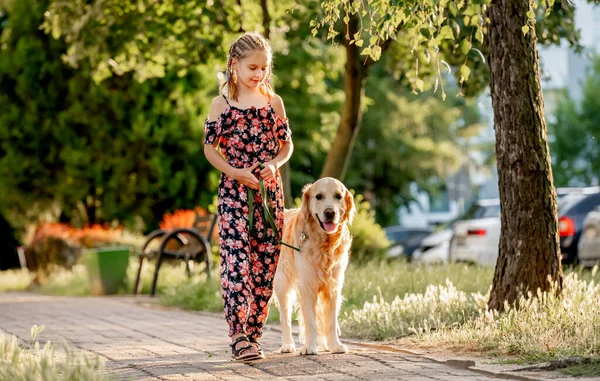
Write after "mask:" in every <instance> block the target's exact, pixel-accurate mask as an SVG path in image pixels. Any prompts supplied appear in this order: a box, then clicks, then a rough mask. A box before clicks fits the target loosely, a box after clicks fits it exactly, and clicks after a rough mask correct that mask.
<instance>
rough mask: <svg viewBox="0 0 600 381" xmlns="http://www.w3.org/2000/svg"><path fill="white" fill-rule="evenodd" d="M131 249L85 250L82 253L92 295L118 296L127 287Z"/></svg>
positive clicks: (111, 247) (100, 248)
mask: <svg viewBox="0 0 600 381" xmlns="http://www.w3.org/2000/svg"><path fill="white" fill-rule="evenodd" d="M129 253H130V249H129V247H127V246H108V247H99V248H93V249H85V250H84V251H83V253H82V255H83V258H84V262H85V266H86V268H87V271H88V280H89V283H90V294H92V295H111V294H116V293H117V291H118V290H119V288H120V287H122V286H124V285H125V279H126V276H127V266H128V265H129Z"/></svg>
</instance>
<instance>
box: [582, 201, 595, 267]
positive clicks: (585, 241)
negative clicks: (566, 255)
mask: <svg viewBox="0 0 600 381" xmlns="http://www.w3.org/2000/svg"><path fill="white" fill-rule="evenodd" d="M577 250H578V253H577V255H578V257H579V262H580V263H581V264H582V265H583V266H586V267H592V266H594V265H595V264H596V263H598V262H599V261H600V206H597V207H596V209H594V210H592V211H591V212H589V213H588V215H587V216H586V217H585V220H583V231H582V232H581V237H580V239H579V246H578V248H577Z"/></svg>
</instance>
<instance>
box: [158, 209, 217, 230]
mask: <svg viewBox="0 0 600 381" xmlns="http://www.w3.org/2000/svg"><path fill="white" fill-rule="evenodd" d="M207 213H208V212H207V211H206V209H203V208H201V207H199V206H198V207H196V208H194V210H192V209H177V210H175V211H173V213H166V214H165V215H164V216H163V218H162V221H160V223H159V224H158V226H159V227H160V228H161V229H165V230H168V229H174V228H189V227H192V226H194V221H195V219H196V217H200V216H206V215H207Z"/></svg>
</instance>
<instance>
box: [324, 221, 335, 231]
mask: <svg viewBox="0 0 600 381" xmlns="http://www.w3.org/2000/svg"><path fill="white" fill-rule="evenodd" d="M323 227H324V228H325V231H327V232H329V233H331V232H332V231H334V230H335V223H333V222H323Z"/></svg>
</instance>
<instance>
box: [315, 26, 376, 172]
mask: <svg viewBox="0 0 600 381" xmlns="http://www.w3.org/2000/svg"><path fill="white" fill-rule="evenodd" d="M358 24H359V20H358V18H357V17H356V16H355V15H351V16H350V21H349V22H348V25H347V27H348V34H349V35H350V36H353V35H354V33H356V32H357V31H358ZM344 47H345V48H346V74H345V78H344V92H345V99H344V106H343V107H342V118H341V121H340V125H339V127H338V129H337V132H336V135H335V139H334V141H333V145H332V146H331V150H329V153H328V154H327V159H326V161H325V166H324V167H323V171H322V172H321V177H334V178H336V179H338V180H340V181H343V180H344V176H345V175H346V168H347V167H348V162H349V161H350V157H351V156H352V149H353V148H354V141H355V140H356V135H357V134H358V130H359V129H360V121H361V119H362V107H361V101H362V98H363V96H364V93H365V82H366V78H367V71H368V66H365V65H363V62H364V58H362V57H361V56H360V48H359V47H357V46H356V45H354V44H350V41H348V40H347V39H344Z"/></svg>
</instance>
